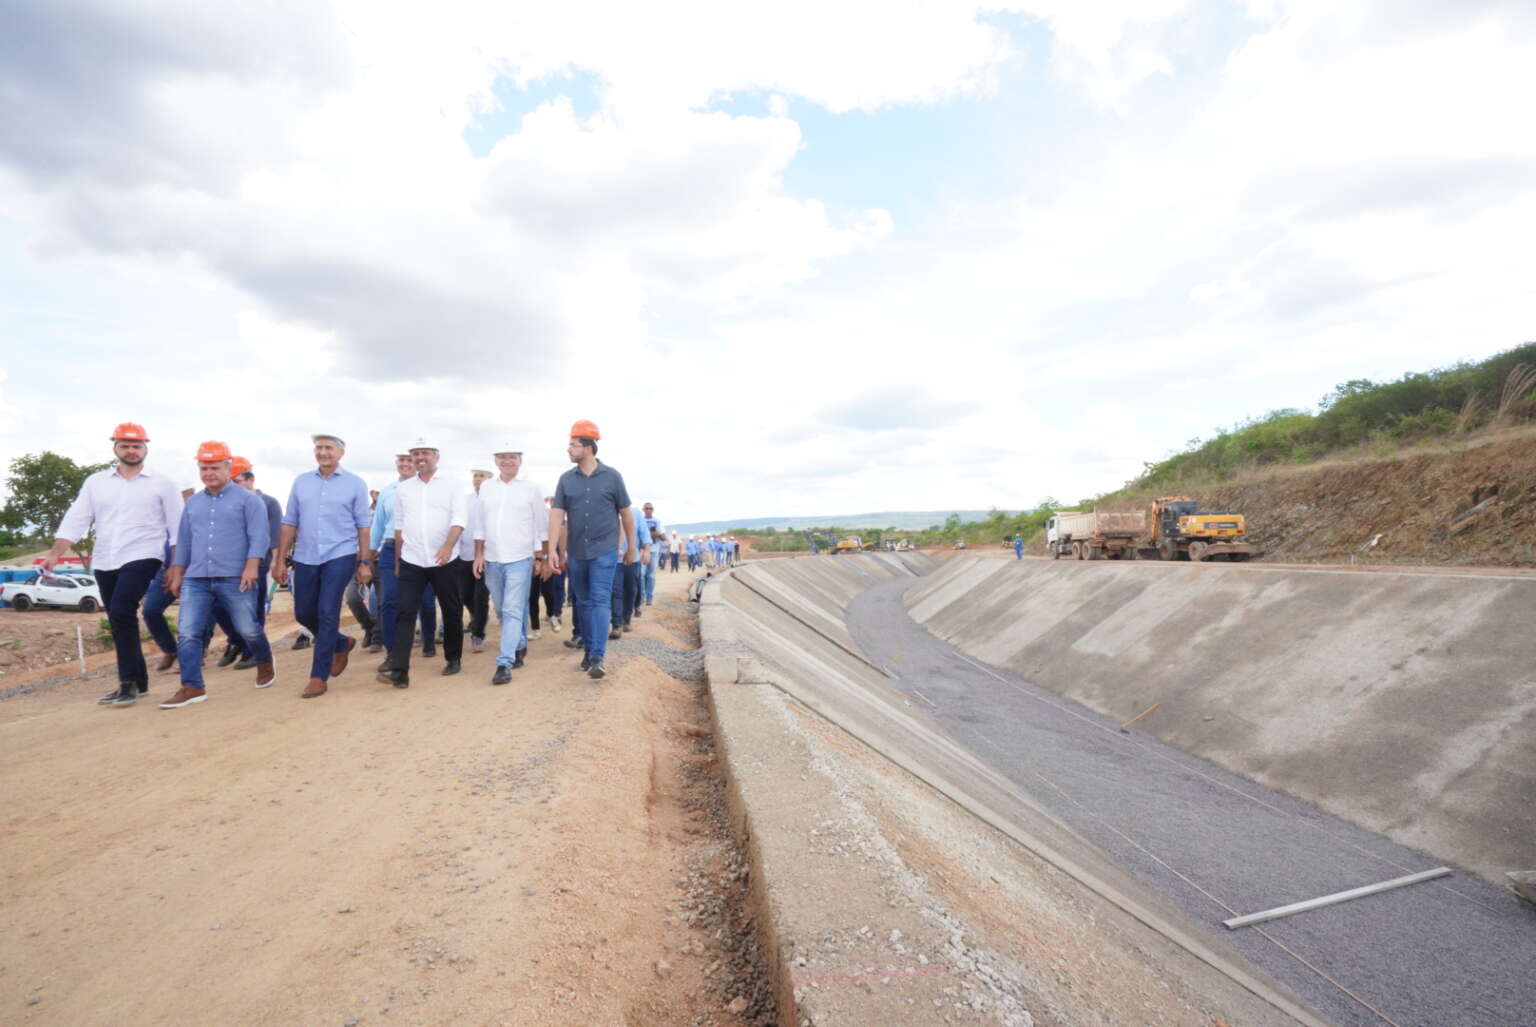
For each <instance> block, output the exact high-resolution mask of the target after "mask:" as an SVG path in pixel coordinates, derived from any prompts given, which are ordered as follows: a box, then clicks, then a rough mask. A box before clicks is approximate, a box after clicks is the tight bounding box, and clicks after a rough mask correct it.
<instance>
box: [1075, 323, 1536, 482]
mask: <svg viewBox="0 0 1536 1027" xmlns="http://www.w3.org/2000/svg"><path fill="white" fill-rule="evenodd" d="M1533 397H1536V342H1528V343H1526V344H1524V345H1523V346H1518V347H1516V348H1515V349H1512V350H1509V351H1508V352H1505V353H1500V354H1498V355H1497V356H1493V357H1490V358H1488V359H1487V360H1484V361H1482V362H1481V363H1477V364H1465V363H1463V364H1453V365H1452V366H1450V367H1445V368H1440V369H1438V370H1434V371H1427V372H1414V373H1411V374H1405V375H1403V376H1402V377H1401V378H1399V379H1397V380H1396V381H1390V382H1373V381H1368V380H1365V379H1357V380H1354V381H1348V382H1345V383H1344V384H1342V385H1340V386H1338V387H1337V388H1335V389H1334V390H1333V391H1332V392H1330V393H1329V394H1328V395H1327V396H1325V397H1323V401H1322V403H1321V404H1320V405H1319V407H1318V412H1317V413H1315V414H1311V413H1307V412H1305V411H1302V410H1275V411H1272V412H1271V413H1268V414H1266V415H1264V416H1263V417H1257V418H1254V419H1252V420H1250V421H1245V422H1243V423H1241V424H1237V425H1234V426H1233V427H1232V428H1230V429H1228V430H1225V431H1219V432H1217V433H1216V436H1215V437H1214V438H1211V439H1205V440H1200V439H1196V440H1193V441H1192V442H1191V443H1190V446H1189V448H1188V449H1186V450H1184V451H1183V452H1182V453H1175V454H1174V455H1173V456H1170V457H1168V458H1167V459H1166V460H1160V461H1158V462H1156V463H1148V464H1147V465H1146V470H1145V471H1144V472H1143V473H1142V474H1141V476H1140V477H1138V478H1136V479H1135V480H1134V481H1130V482H1127V483H1126V485H1125V488H1123V489H1121V490H1118V491H1117V492H1115V493H1112V494H1111V495H1116V496H1118V495H1127V496H1128V495H1136V494H1142V493H1147V492H1166V491H1179V490H1182V489H1186V488H1190V487H1194V486H1197V485H1209V484H1213V483H1216V482H1221V481H1228V480H1230V479H1232V478H1235V477H1238V476H1239V475H1241V474H1244V473H1247V472H1250V471H1252V470H1255V469H1257V468H1260V467H1264V466H1268V465H1275V464H1304V463H1310V462H1311V461H1314V460H1318V459H1321V458H1323V457H1325V456H1329V455H1332V454H1335V453H1339V452H1342V451H1345V450H1350V449H1355V448H1358V447H1361V446H1366V445H1371V444H1375V443H1384V444H1388V445H1391V446H1394V447H1396V446H1400V445H1403V444H1411V443H1415V442H1422V441H1427V440H1431V439H1444V438H1450V437H1456V436H1464V435H1468V434H1471V433H1473V432H1477V431H1482V430H1487V429H1492V428H1503V427H1508V426H1511V425H1514V424H1518V423H1520V422H1522V421H1525V420H1526V419H1528V418H1529V417H1530V416H1531V413H1532V399H1533ZM1108 498H1109V496H1101V497H1099V498H1098V500H1097V502H1099V503H1102V502H1103V501H1104V500H1105V499H1108ZM1085 505H1092V503H1091V502H1089V503H1086V504H1085Z"/></svg>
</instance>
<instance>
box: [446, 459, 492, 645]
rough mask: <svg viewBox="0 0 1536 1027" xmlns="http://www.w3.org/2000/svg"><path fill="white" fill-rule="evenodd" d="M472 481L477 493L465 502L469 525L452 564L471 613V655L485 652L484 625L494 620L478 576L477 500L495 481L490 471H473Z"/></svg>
mask: <svg viewBox="0 0 1536 1027" xmlns="http://www.w3.org/2000/svg"><path fill="white" fill-rule="evenodd" d="M469 476H470V478H471V479H472V480H473V481H474V483H475V489H474V491H473V492H471V493H469V495H468V496H466V497H465V498H466V499H467V500H468V502H469V524H468V526H466V527H465V529H464V534H462V535H460V536H459V556H458V559H456V560H454V561H453V569H454V572H455V573H456V574H458V576H459V597H460V598H461V599H462V600H463V601H464V608H465V609H466V610H468V611H469V651H470V652H472V653H483V652H485V622H486V621H487V620H489V619H490V616H491V596H490V592H489V591H488V590H487V589H486V587H485V580H484V579H483V578H480V577H477V576H476V574H475V570H474V567H475V537H476V536H475V532H476V530H477V529H478V527H479V521H480V504H479V502H478V501H477V499H476V497H477V496H478V495H479V493H480V486H481V485H483V484H485V483H486V482H487V481H490V480H491V479H492V478H494V477H495V475H494V474H492V473H491V472H490V471H484V470H474V471H470V472H469Z"/></svg>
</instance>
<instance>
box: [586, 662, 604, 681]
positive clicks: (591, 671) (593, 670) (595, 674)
mask: <svg viewBox="0 0 1536 1027" xmlns="http://www.w3.org/2000/svg"><path fill="white" fill-rule="evenodd" d="M607 673H608V672H607V671H606V670H604V669H603V661H602V660H593V661H592V666H590V667H588V668H587V677H589V678H600V677H602V676H603V675H605V674H607Z"/></svg>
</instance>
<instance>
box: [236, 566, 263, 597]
mask: <svg viewBox="0 0 1536 1027" xmlns="http://www.w3.org/2000/svg"><path fill="white" fill-rule="evenodd" d="M259 577H261V568H260V567H253V566H247V567H246V568H245V570H243V571H241V572H240V591H242V592H249V591H250V590H251V589H253V588H255V587H256V579H257V578H259Z"/></svg>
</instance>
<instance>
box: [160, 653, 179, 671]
mask: <svg viewBox="0 0 1536 1027" xmlns="http://www.w3.org/2000/svg"><path fill="white" fill-rule="evenodd" d="M174 666H176V654H175V653H162V654H161V655H160V659H159V660H158V661H157V662H156V663H155V673H156V674H164V673H165V672H166V671H168V670H170V669H171V668H172V667H174Z"/></svg>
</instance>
